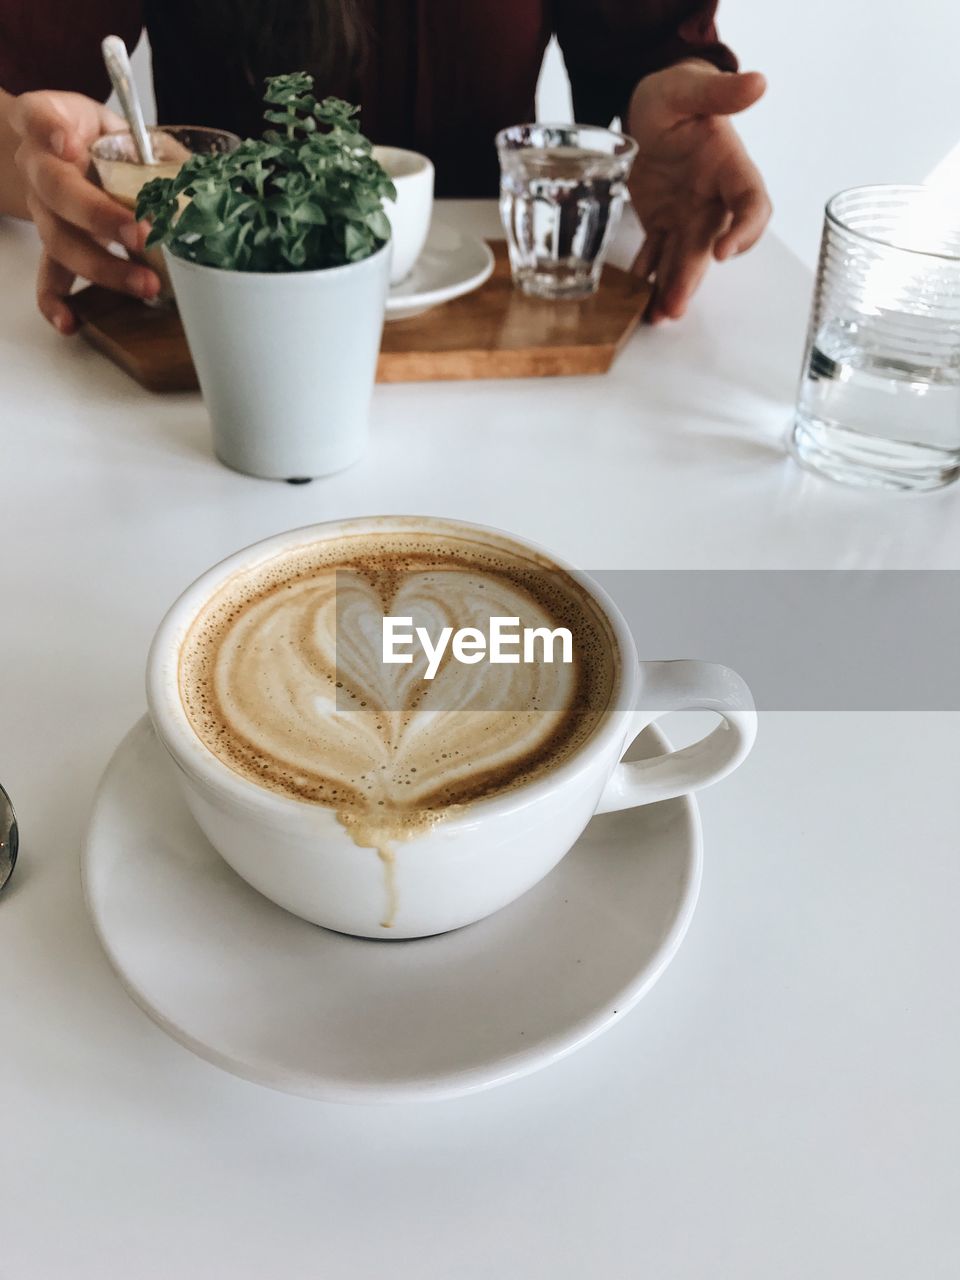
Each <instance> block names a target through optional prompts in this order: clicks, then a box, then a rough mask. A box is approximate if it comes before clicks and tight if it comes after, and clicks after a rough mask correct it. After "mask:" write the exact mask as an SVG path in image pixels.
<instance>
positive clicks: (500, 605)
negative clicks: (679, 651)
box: [180, 533, 616, 844]
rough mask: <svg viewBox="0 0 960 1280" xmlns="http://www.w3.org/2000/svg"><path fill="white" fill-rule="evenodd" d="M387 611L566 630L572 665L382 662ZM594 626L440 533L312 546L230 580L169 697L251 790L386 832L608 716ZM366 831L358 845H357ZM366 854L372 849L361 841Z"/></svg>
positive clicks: (553, 753)
mask: <svg viewBox="0 0 960 1280" xmlns="http://www.w3.org/2000/svg"><path fill="white" fill-rule="evenodd" d="M385 614H390V615H393V616H404V617H411V618H412V619H413V625H414V626H423V627H426V628H427V630H428V632H429V633H430V635H431V636H436V635H438V634H439V632H440V629H441V628H442V627H446V626H449V627H453V628H455V629H459V628H461V627H477V628H478V629H479V630H481V631H484V632H485V631H486V630H487V629H488V627H489V620H490V618H491V617H492V616H505V617H517V618H519V619H520V622H521V626H530V627H547V628H549V629H551V630H552V629H554V628H556V627H557V626H559V625H564V626H568V627H570V629H571V631H572V632H573V636H574V661H573V662H572V663H570V664H564V663H561V662H555V663H545V662H536V663H524V662H520V663H518V664H515V665H492V664H490V663H489V662H488V661H486V660H485V661H483V662H479V663H477V664H475V665H472V666H466V665H462V664H460V663H458V662H456V661H455V660H454V659H452V658H451V657H450V656H449V655H448V657H447V658H445V659H444V661H443V663H442V664H441V666H440V668H439V670H438V672H437V674H436V677H435V678H434V679H433V680H432V681H429V682H427V681H425V680H424V679H423V676H424V671H425V668H426V658H425V656H424V655H423V653H422V652H419V651H417V650H415V651H414V661H413V663H412V664H410V665H398V666H392V665H387V664H384V663H383V662H382V660H381V658H382V655H381V629H382V619H383V617H384V615H385ZM614 653H615V648H614V645H613V641H612V638H611V636H610V634H609V624H608V623H607V622H606V619H605V618H603V616H602V615H601V614H600V613H599V610H598V609H597V608H596V606H594V605H593V603H592V601H591V600H590V599H589V597H588V596H587V595H586V594H585V593H584V592H583V591H582V590H581V589H580V588H579V587H578V586H577V584H576V583H575V582H574V581H573V580H572V579H571V578H570V577H569V575H567V574H564V573H562V572H561V571H559V570H556V569H553V568H546V567H544V566H541V565H538V564H536V563H535V562H533V561H532V560H530V559H527V558H525V557H524V556H523V555H521V554H520V552H519V550H518V551H517V553H515V554H514V553H511V552H509V551H507V550H505V549H503V548H501V547H498V546H490V547H488V546H485V545H484V544H477V543H474V542H470V541H466V540H460V539H456V538H453V537H445V536H442V535H438V534H429V535H428V534H421V535H416V536H414V535H399V534H398V535H384V534H380V533H377V534H367V535H362V534H361V535H354V536H352V537H349V538H342V539H339V540H337V541H335V542H333V543H317V544H315V545H313V546H310V547H307V548H304V549H300V550H298V551H297V552H295V553H288V554H286V555H283V556H281V557H279V558H278V559H277V560H275V561H271V562H269V563H268V564H267V565H265V566H260V567H258V568H256V569H254V570H252V571H250V572H248V573H246V574H241V575H240V576H238V577H236V578H234V579H232V580H231V581H230V582H229V583H228V584H227V585H226V587H225V588H224V589H222V590H221V592H220V593H219V594H217V595H216V596H214V598H213V599H212V600H211V601H210V602H209V603H208V605H207V606H206V607H205V608H204V610H203V611H202V612H201V613H200V615H199V616H198V618H197V619H196V620H195V622H194V624H193V626H192V627H191V629H190V631H189V633H188V635H187V637H186V640H185V641H184V645H183V648H182V651H181V658H180V691H181V698H182V701H183V704H184V707H185V709H186V712H187V715H188V717H189V719H190V721H191V723H192V725H193V727H194V729H195V731H196V732H197V734H198V736H199V737H200V738H201V740H202V741H203V742H204V743H205V744H206V745H207V747H208V748H209V749H210V750H211V751H212V752H213V753H214V754H215V755H217V756H218V757H219V758H220V759H221V760H222V761H223V762H224V763H226V764H227V765H228V766H229V767H230V768H232V769H234V770H235V771H236V772H238V773H240V774H242V775H243V776H245V777H247V778H248V779H250V780H251V781H254V782H256V783H258V784H259V785H261V786H264V787H267V788H269V789H271V790H274V791H277V792H279V793H281V794H286V795H291V796H295V797H298V798H300V799H303V800H307V801H312V802H314V803H319V804H324V805H328V806H331V807H333V808H335V809H336V810H338V812H339V813H340V816H341V818H342V819H343V820H344V821H346V822H347V824H348V825H353V826H357V827H364V826H366V827H369V826H370V824H371V823H373V824H374V825H376V826H377V827H378V828H381V827H382V828H384V829H392V828H395V829H396V832H395V833H399V829H400V828H404V827H408V826H410V825H416V824H419V823H422V822H423V821H424V820H425V819H429V818H430V816H431V815H435V814H436V813H437V812H438V811H442V810H443V809H445V808H447V807H448V806H451V805H460V804H464V803H467V802H469V801H470V800H472V799H475V798H477V797H479V796H484V795H489V794H492V793H495V792H497V791H501V790H504V789H506V788H509V787H513V786H516V785H519V784H520V783H521V782H523V781H525V780H527V779H529V778H531V777H534V776H536V775H537V774H538V773H541V772H543V771H545V770H546V769H548V768H551V767H553V766H555V765H556V764H557V763H559V762H560V761H561V760H562V759H565V758H567V757H568V756H569V755H570V754H571V753H572V752H573V751H575V750H576V748H577V747H578V746H579V745H580V744H581V743H582V742H583V741H584V740H585V739H586V738H587V737H588V736H589V735H590V734H591V733H592V731H593V729H594V728H595V727H596V725H597V723H598V721H599V719H600V718H601V717H602V715H603V713H604V711H605V710H606V708H607V706H608V705H609V702H610V699H611V696H612V691H613V687H614V684H615V678H616V672H615V662H614V658H613V656H612V655H613V654H614ZM368 834H369V833H368ZM362 842H363V843H374V844H376V843H380V842H381V841H380V839H379V837H378V838H377V839H375V840H374V839H370V840H368V839H364V840H363V841H362Z"/></svg>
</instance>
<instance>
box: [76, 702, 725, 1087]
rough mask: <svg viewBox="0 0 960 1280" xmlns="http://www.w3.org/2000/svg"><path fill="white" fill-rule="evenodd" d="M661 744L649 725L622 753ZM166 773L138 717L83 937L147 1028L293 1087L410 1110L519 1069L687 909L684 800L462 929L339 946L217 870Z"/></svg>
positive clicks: (571, 1028)
mask: <svg viewBox="0 0 960 1280" xmlns="http://www.w3.org/2000/svg"><path fill="white" fill-rule="evenodd" d="M665 749H667V747H666V744H665V743H664V740H663V737H662V736H661V735H660V734H659V732H658V731H657V730H656V729H654V728H648V729H647V730H646V731H645V732H644V733H643V734H642V735H641V737H640V738H639V739H638V740H637V742H636V743H635V744H634V746H633V748H632V749H631V751H630V752H629V753H628V757H632V758H643V757H645V756H652V755H657V754H659V753H661V752H662V751H664V750H665ZM173 775H174V766H173V764H172V762H171V761H170V760H169V758H168V757H167V755H166V753H165V751H164V750H163V748H162V747H161V746H160V744H159V742H158V741H157V739H156V737H155V735H154V732H153V730H152V728H151V726H150V723H149V721H148V720H147V718H146V717H144V718H143V719H142V720H141V721H139V722H138V724H137V725H136V726H135V727H134V728H133V729H132V730H131V732H130V733H129V734H128V735H127V737H126V738H125V739H124V741H123V742H122V743H121V745H120V747H119V748H118V750H117V752H116V754H115V755H114V757H113V760H112V761H111V763H110V765H109V766H108V768H107V771H106V773H105V775H104V778H103V781H102V783H101V785H100V790H99V792H98V795H97V799H96V803H95V806H94V811H93V816H92V818H91V822H90V828H89V831H88V834H87V839H86V842H85V845H84V849H83V862H82V866H83V881H84V890H85V893H86V898H87V904H88V907H89V910H90V914H91V917H92V919H93V923H94V927H95V928H96V931H97V934H98V936H99V938H100V941H101V943H102V945H103V947H104V950H105V951H106V954H107V956H108V958H109V959H110V962H111V964H112V965H113V967H114V969H115V970H116V971H117V974H118V975H119V977H120V979H121V981H122V982H123V984H124V986H125V988H126V989H127V991H128V992H129V993H130V995H131V996H132V997H133V999H134V1000H135V1001H136V1003H137V1004H138V1005H140V1007H141V1008H142V1009H143V1010H144V1011H145V1012H146V1013H148V1014H149V1016H150V1017H151V1018H152V1019H153V1020H154V1021H155V1022H156V1023H157V1024H158V1025H159V1026H160V1027H162V1028H163V1029H164V1030H165V1031H167V1032H168V1033H169V1034H170V1035H171V1036H173V1037H174V1038H175V1039H177V1040H179V1041H180V1042H181V1043H182V1044H184V1045H186V1046H187V1048H189V1049H192V1050H193V1051H194V1052H195V1053H197V1054H199V1055H200V1056H201V1057H203V1058H206V1059H207V1060H208V1061H210V1062H213V1063H215V1064H216V1065H217V1066H220V1067H223V1068H224V1069H226V1070H227V1071H231V1072H233V1073H234V1074H236V1075H239V1076H243V1077H245V1078H246V1079H249V1080H253V1081H256V1082H258V1083H260V1084H264V1085H268V1086H270V1087H272V1088H275V1089H281V1090H284V1091H286V1092H289V1093H295V1094H301V1095H304V1096H308V1097H312V1098H318V1099H325V1100H328V1101H344V1102H346V1101H350V1102H394V1101H417V1100H427V1099H433V1098H442V1097H452V1096H456V1095H458V1094H465V1093H472V1092H475V1091H477V1090H480V1089H484V1088H489V1087H491V1086H493V1085H497V1084H502V1083H505V1082H506V1081H509V1080H512V1079H515V1078H517V1077H519V1076H523V1075H527V1074H528V1073H530V1072H532V1071H535V1070H537V1069H538V1068H540V1067H543V1066H546V1065H547V1064H548V1063H550V1062H553V1061H555V1060H556V1059H558V1058H561V1057H563V1056H564V1055H565V1054H567V1053H569V1052H571V1051H572V1050H574V1049H576V1048H578V1047H579V1046H580V1045H582V1044H585V1043H586V1042H587V1041H588V1040H591V1039H592V1038H593V1037H594V1036H596V1035H598V1034H599V1033H600V1032H601V1031H603V1030H605V1029H606V1028H607V1027H608V1026H610V1025H611V1023H612V1022H614V1021H615V1020H616V1019H618V1018H619V1017H621V1016H622V1015H623V1014H624V1013H626V1012H627V1010H629V1009H630V1008H632V1007H633V1005H635V1004H636V1003H637V1001H638V1000H639V999H640V998H641V997H642V996H643V995H644V994H645V993H646V992H647V991H648V990H649V989H650V987H651V986H652V985H653V983H654V982H655V981H656V980H657V978H658V977H659V976H660V974H661V973H662V972H663V971H664V969H665V968H666V967H667V965H668V964H669V962H670V960H671V959H672V957H673V956H674V954H675V953H676V951H677V948H678V947H679V945H680V942H681V940H682V938H683V936H684V933H685V932H686V929H687V927H688V925H689V923H690V919H691V917H692V914H693V909H694V906H695V903H696V898H697V893H698V890H699V884H700V870H701V839H700V824H699V817H698V813H697V808H696V803H695V801H694V800H693V799H692V798H690V797H684V798H681V799H676V800H669V801H665V802H662V803H660V804H655V805H647V806H644V807H641V808H636V809H630V810H624V811H622V812H619V813H614V814H606V815H604V816H602V817H600V818H595V819H594V820H593V821H592V822H591V823H590V825H589V826H588V827H587V829H586V831H585V832H584V834H583V836H581V838H580V840H579V841H578V842H577V844H576V845H575V846H574V848H573V849H572V850H571V852H570V853H569V854H568V855H567V856H566V857H565V858H564V859H563V861H562V862H561V863H560V865H559V866H558V867H557V868H556V869H555V870H554V871H553V872H551V874H550V875H549V876H547V878H546V879H545V880H543V881H541V882H540V884H538V885H537V886H536V887H535V888H533V889H532V890H530V892H529V893H527V894H525V895H524V896H523V897H522V898H520V899H519V900H518V901H516V902H514V903H513V904H512V905H511V906H509V907H506V908H504V909H503V910H502V911H499V912H497V913H496V914H495V915H493V916H491V917H489V918H488V919H486V920H483V921H480V922H479V923H478V924H474V925H470V926H468V927H467V928H464V929H459V930H456V931H454V932H453V933H448V934H443V935H440V936H436V937H432V938H423V939H415V940H411V941H408V942H379V941H372V940H368V939H360V938H351V937H345V936H343V935H341V934H336V933H331V932H329V931H328V930H325V929H322V928H320V927H318V926H316V925H311V924H308V923H307V922H306V921H304V920H301V919H299V918H298V917H296V916H293V915H290V914H289V913H288V912H286V911H284V910H282V909H281V908H280V907H277V906H275V905H274V904H273V903H271V902H270V901H268V900H267V899H266V898H264V897H262V896H261V895H260V894H258V893H257V892H256V891H255V890H254V889H251V888H250V886H249V885H247V884H246V883H245V882H244V881H243V880H241V879H240V877H239V876H237V875H236V874H235V873H234V872H233V871H231V870H230V868H229V867H228V866H227V864H226V863H225V862H224V860H223V859H222V858H221V857H220V856H219V855H218V854H217V853H216V852H215V850H214V849H213V848H212V846H211V845H210V844H209V843H208V842H207V840H206V839H205V837H204V836H203V835H202V833H201V832H200V830H199V828H198V827H197V826H196V824H195V823H194V821H193V819H192V818H191V816H190V814H189V812H188V810H187V808H186V805H185V804H184V802H183V799H182V797H181V793H180V791H179V788H178V787H177V785H176V781H175V778H174V776H173ZM357 854H358V856H360V857H363V856H367V855H368V854H369V856H371V857H375V856H376V855H375V854H374V853H373V851H370V850H363V849H359V848H358V850H357ZM401 873H402V866H401Z"/></svg>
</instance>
